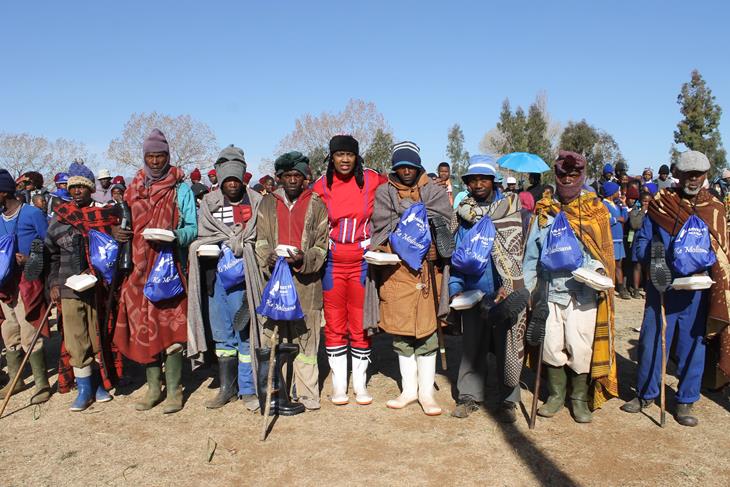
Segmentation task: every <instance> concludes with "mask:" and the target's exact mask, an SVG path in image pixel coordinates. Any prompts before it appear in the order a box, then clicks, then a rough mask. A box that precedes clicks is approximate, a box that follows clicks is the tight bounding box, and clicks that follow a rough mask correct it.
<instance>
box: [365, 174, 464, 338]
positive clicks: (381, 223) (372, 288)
mask: <svg viewBox="0 0 730 487" xmlns="http://www.w3.org/2000/svg"><path fill="white" fill-rule="evenodd" d="M420 195H421V202H422V203H424V204H425V205H426V211H427V213H428V218H429V219H432V218H434V217H436V216H441V217H443V218H445V219H446V220H447V221H451V217H452V212H453V210H452V208H451V204H450V203H449V197H448V195H447V194H446V189H445V188H444V187H442V186H439V185H437V184H434V183H432V182H431V181H429V182H428V183H427V184H426V185H425V186H423V187H421V189H420ZM415 203H416V202H415V201H413V200H411V199H407V198H403V199H401V198H400V197H399V196H398V190H397V189H396V188H395V187H394V186H393V185H392V184H388V183H386V184H383V185H381V186H380V187H379V188H378V189H377V191H376V192H375V205H374V208H373V216H372V219H371V221H372V223H373V236H372V238H371V240H370V248H371V249H374V248H376V247H379V246H381V245H383V244H384V243H386V241H387V240H388V237H390V234H391V233H393V231H395V227H396V226H397V225H398V221H400V218H401V216H402V215H403V213H404V212H405V211H406V210H407V209H408V208H410V207H411V206H413V205H414V204H415ZM449 268H450V266H449V264H446V265H444V268H443V279H442V281H441V290H440V293H439V309H438V316H437V318H439V319H445V318H446V316H447V315H448V314H449ZM363 308H364V309H363V314H364V315H363V328H364V329H365V331H366V333H367V334H368V335H373V334H374V333H376V332H377V331H378V323H379V322H380V296H379V295H378V287H377V284H376V279H375V275H374V272H373V270H372V269H368V273H367V277H366V279H365V304H364V306H363Z"/></svg>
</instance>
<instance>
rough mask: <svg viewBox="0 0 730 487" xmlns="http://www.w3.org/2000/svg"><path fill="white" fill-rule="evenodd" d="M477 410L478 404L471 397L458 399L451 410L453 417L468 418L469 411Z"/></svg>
mask: <svg viewBox="0 0 730 487" xmlns="http://www.w3.org/2000/svg"><path fill="white" fill-rule="evenodd" d="M476 411H479V404H477V402H476V401H474V400H473V399H471V398H468V399H464V400H461V401H459V403H458V404H457V405H456V409H454V410H453V411H451V416H453V417H454V418H468V417H469V415H470V414H471V413H474V412H476Z"/></svg>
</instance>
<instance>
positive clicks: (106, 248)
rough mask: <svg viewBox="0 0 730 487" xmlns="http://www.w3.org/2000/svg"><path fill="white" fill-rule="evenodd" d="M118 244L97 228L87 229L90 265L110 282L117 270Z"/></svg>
mask: <svg viewBox="0 0 730 487" xmlns="http://www.w3.org/2000/svg"><path fill="white" fill-rule="evenodd" d="M118 255H119V244H118V243H117V241H116V240H114V239H113V238H112V237H111V236H109V235H107V234H106V233H103V232H100V231H98V230H94V229H91V230H89V256H90V258H91V266H92V267H93V268H94V269H96V270H97V272H99V274H101V276H102V277H103V278H104V282H106V283H107V284H110V283H111V282H112V279H114V273H115V272H116V270H117V256H118Z"/></svg>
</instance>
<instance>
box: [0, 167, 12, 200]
mask: <svg viewBox="0 0 730 487" xmlns="http://www.w3.org/2000/svg"><path fill="white" fill-rule="evenodd" d="M0 193H12V194H15V180H14V179H13V177H12V176H11V175H10V173H9V172H8V171H7V169H0Z"/></svg>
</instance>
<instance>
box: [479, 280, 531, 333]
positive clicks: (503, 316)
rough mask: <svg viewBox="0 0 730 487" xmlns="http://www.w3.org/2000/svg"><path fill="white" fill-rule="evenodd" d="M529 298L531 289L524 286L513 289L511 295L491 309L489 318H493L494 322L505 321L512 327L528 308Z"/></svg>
mask: <svg viewBox="0 0 730 487" xmlns="http://www.w3.org/2000/svg"><path fill="white" fill-rule="evenodd" d="M529 300H530V291H528V290H527V288H524V287H523V288H522V289H517V290H516V291H512V292H511V293H510V294H509V296H507V297H506V298H505V299H504V300H502V301H501V302H499V303H498V304H496V305H494V306H493V307H492V308H491V309H490V310H489V315H488V317H487V318H489V319H491V320H492V322H497V323H504V324H506V325H507V327H508V328H510V327H512V325H514V324H515V323H517V320H518V318H519V316H520V313H522V312H523V311H524V310H525V308H527V302H528V301H529Z"/></svg>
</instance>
